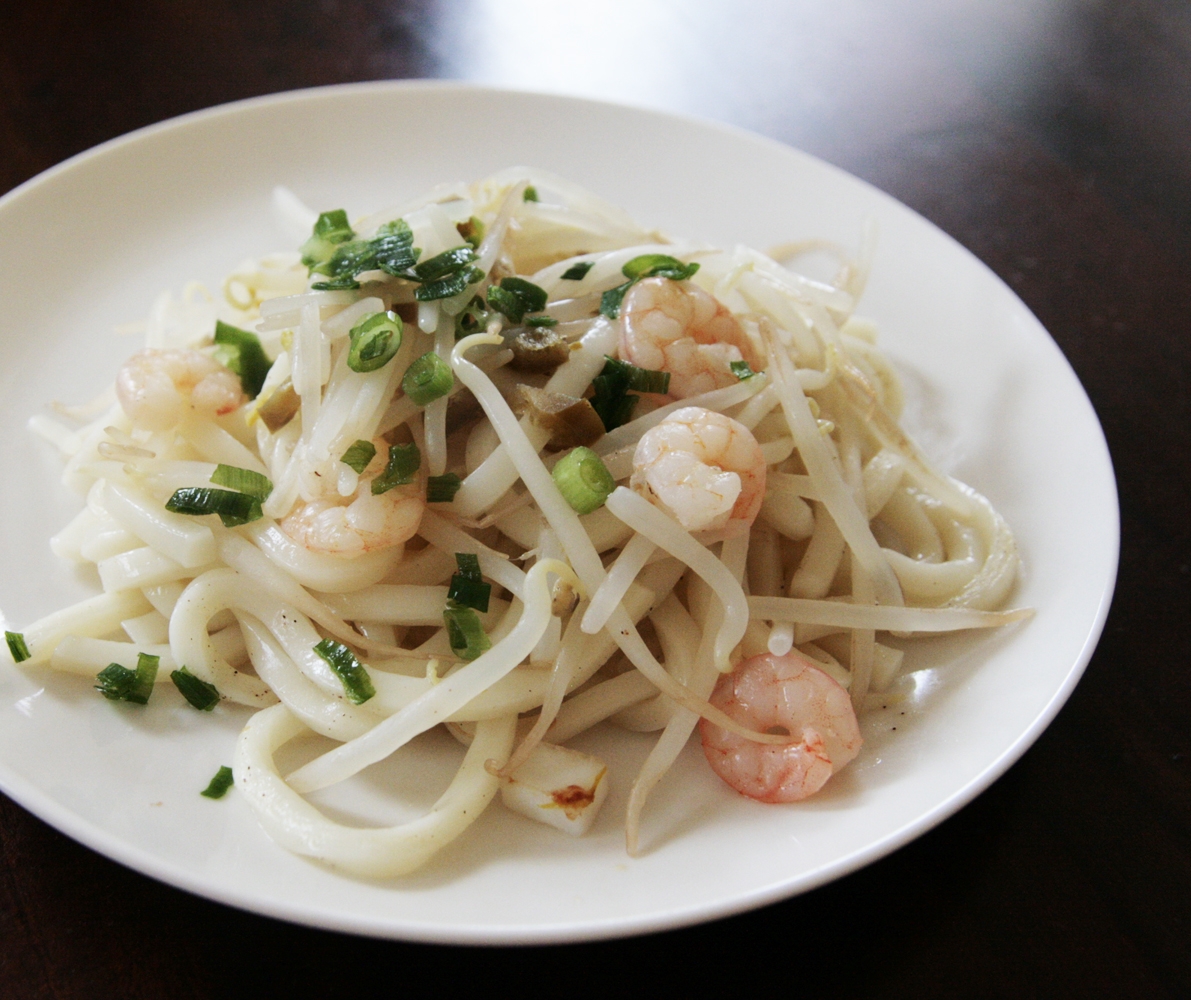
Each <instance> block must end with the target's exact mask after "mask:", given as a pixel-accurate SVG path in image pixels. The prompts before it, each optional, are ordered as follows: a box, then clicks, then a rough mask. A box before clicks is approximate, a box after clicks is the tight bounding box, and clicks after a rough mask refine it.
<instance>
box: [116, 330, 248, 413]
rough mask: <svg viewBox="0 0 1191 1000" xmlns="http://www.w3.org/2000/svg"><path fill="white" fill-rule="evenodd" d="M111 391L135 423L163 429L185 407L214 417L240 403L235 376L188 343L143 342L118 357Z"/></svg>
mask: <svg viewBox="0 0 1191 1000" xmlns="http://www.w3.org/2000/svg"><path fill="white" fill-rule="evenodd" d="M116 396H117V398H118V399H119V400H120V406H121V407H122V408H123V410H124V412H125V413H126V414H128V418H129V419H130V420H131V421H132V422H133V423H134V424H136V425H137V426H138V427H143V428H144V429H146V430H151V431H163V430H166V429H168V428H170V427H173V426H174V425H175V424H177V423H178V422H179V421H181V420H182V418H183V417H185V416H186V415H187V413H188V412H191V413H194V414H196V415H198V416H203V417H218V416H223V414H225V413H231V412H232V410H235V409H236V408H237V407H239V406H241V405H243V403H244V401H245V399H246V397H245V395H244V392H243V389H242V388H241V386H240V376H238V375H237V374H236V373H235V372H233V371H232V370H231V369H230V368H226V367H224V366H223V365H221V364H220V363H219V362H218V361H216V360H215V359H214V358H211V357H209V356H208V355H206V354H203V353H201V352H200V351H195V350H191V349H189V348H183V349H174V350H167V351H161V350H154V349H153V348H146V349H145V350H143V351H139V352H138V353H136V354H134V355H133V356H132V357H131V358H129V359H128V360H127V361H125V362H124V365H123V367H121V369H120V373H119V374H118V375H117V376H116Z"/></svg>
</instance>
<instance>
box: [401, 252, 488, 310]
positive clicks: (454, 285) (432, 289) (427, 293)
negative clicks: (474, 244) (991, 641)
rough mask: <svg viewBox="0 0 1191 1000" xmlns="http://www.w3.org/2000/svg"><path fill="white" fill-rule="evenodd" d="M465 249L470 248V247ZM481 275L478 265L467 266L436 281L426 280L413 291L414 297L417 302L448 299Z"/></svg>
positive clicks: (482, 274)
mask: <svg viewBox="0 0 1191 1000" xmlns="http://www.w3.org/2000/svg"><path fill="white" fill-rule="evenodd" d="M467 249H469V250H470V249H471V247H468V248H467ZM483 277H484V272H483V271H481V270H480V269H479V268H478V267H467V268H464V269H463V270H462V271H459V272H457V273H455V274H450V275H447V277H445V278H439V279H438V280H437V281H428V282H427V283H426V284H424V285H422V286H421V287H419V288H417V289H416V290H415V291H414V298H415V299H417V300H418V301H419V302H434V301H437V300H438V299H449V298H451V297H452V296H455V295H458V294H459V293H460V292H463V291H465V290H466V289H467V286H468V285H474V284H475V283H476V282H477V281H479V280H480V279H481V278H483Z"/></svg>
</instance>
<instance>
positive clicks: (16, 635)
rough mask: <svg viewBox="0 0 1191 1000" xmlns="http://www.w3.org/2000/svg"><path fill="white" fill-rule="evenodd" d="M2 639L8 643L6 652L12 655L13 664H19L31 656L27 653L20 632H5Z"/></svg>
mask: <svg viewBox="0 0 1191 1000" xmlns="http://www.w3.org/2000/svg"><path fill="white" fill-rule="evenodd" d="M4 639H5V641H6V642H7V643H8V651H9V652H10V653H11V654H12V662H13V663H20V662H21V661H22V660H27V659H29V658H30V657H31V656H32V655H33V654H32V653H30V652H29V647H28V645H26V643H25V637H24V636H23V635H22V634H21V633H20V632H5V633H4Z"/></svg>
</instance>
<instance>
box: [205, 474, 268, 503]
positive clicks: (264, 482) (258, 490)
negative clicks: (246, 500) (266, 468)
mask: <svg viewBox="0 0 1191 1000" xmlns="http://www.w3.org/2000/svg"><path fill="white" fill-rule="evenodd" d="M211 482H213V483H214V484H215V485H216V486H226V487H227V488H228V489H229V490H236V491H238V492H240V493H247V494H248V495H249V496H250V497H256V498H257V499H258V500H268V499H269V494H270V493H272V492H273V483H272V481H271V480H270V479H269V477H268V476H262V475H261V474H260V473H259V472H253V471H252V470H251V469H241V468H240V467H239V466H236V465H217V466H215V471H214V472H213V473H211Z"/></svg>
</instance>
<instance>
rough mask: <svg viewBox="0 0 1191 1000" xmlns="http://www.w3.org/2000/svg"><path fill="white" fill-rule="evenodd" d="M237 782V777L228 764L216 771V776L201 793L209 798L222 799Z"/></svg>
mask: <svg viewBox="0 0 1191 1000" xmlns="http://www.w3.org/2000/svg"><path fill="white" fill-rule="evenodd" d="M235 783H236V779H235V777H234V776H233V775H232V769H231V768H230V767H226V766H225V767H221V768H220V769H219V770H218V771H216V772H215V777H214V778H212V779H211V783H210V784H209V785H207V787H206V788H204V789H203V790H202V791H201V792H199V795H205V796H206V797H207V798H209V799H221V798H223V797H224V796H225V795H226V794H227V791H228V789H229V788H231V787H232V785H234V784H235Z"/></svg>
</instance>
